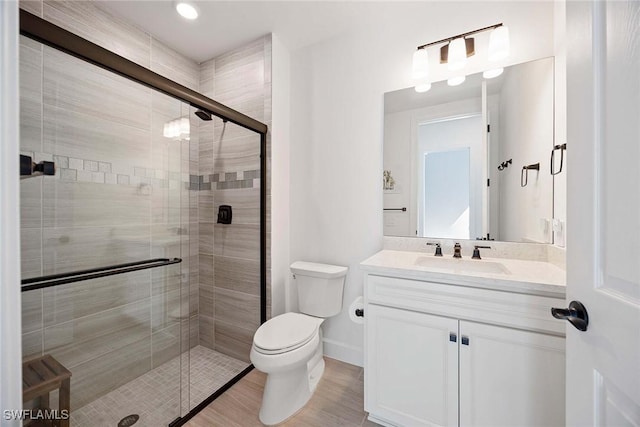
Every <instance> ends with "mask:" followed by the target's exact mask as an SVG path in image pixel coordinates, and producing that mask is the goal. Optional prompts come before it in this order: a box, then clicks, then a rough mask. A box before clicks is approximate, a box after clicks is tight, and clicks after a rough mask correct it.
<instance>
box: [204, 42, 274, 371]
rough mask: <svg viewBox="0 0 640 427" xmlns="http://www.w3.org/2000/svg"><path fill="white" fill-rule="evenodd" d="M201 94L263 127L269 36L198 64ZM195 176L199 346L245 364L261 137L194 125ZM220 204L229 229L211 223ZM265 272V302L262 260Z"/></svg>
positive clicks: (253, 320)
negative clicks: (229, 215)
mask: <svg viewBox="0 0 640 427" xmlns="http://www.w3.org/2000/svg"><path fill="white" fill-rule="evenodd" d="M200 91H201V92H202V93H203V94H204V95H206V96H208V97H210V98H213V99H215V100H216V101H219V102H221V103H223V104H225V105H227V106H229V107H231V108H233V109H236V110H238V111H241V112H242V113H244V114H247V115H248V116H250V117H252V118H254V119H256V120H259V121H261V122H263V123H265V124H267V126H269V127H270V126H271V36H270V35H267V36H264V37H261V38H259V39H257V40H255V41H254V42H252V43H249V44H247V45H245V46H243V47H241V48H238V49H235V50H233V51H230V52H228V53H226V54H224V55H221V56H219V57H216V58H214V59H212V60H209V61H206V62H204V63H202V64H201V66H200ZM267 144H268V145H267V159H268V162H269V160H270V152H271V150H270V138H269V137H268V138H267ZM199 171H200V172H199V173H200V175H201V178H202V183H201V184H200V191H199V193H198V194H199V204H198V207H199V209H198V210H199V228H200V247H199V271H200V274H199V276H200V289H199V304H200V310H199V316H200V344H202V345H205V346H207V347H210V348H213V349H215V350H217V351H220V352H222V353H225V354H227V355H230V356H233V357H236V358H238V359H241V360H245V361H249V353H250V349H251V343H252V341H253V334H254V332H255V330H256V329H257V327H258V326H259V325H260V286H259V285H260V181H259V177H260V136H259V135H258V134H256V133H254V132H251V131H248V130H245V129H242V128H240V127H239V126H236V125H232V124H230V123H227V124H226V125H225V124H224V123H223V122H222V120H220V119H217V118H215V119H214V120H213V121H211V122H207V123H201V124H200V148H199ZM267 173H268V176H270V173H269V168H267ZM268 181H269V179H268ZM268 183H269V182H268ZM268 189H269V185H267V190H268ZM269 200H270V198H268V201H269ZM220 205H231V206H232V209H233V222H232V224H228V225H227V224H217V223H216V220H217V212H218V207H219V206H220ZM267 223H269V221H267ZM267 235H268V236H270V228H269V225H268V226H267ZM267 240H268V241H270V238H268V239H267ZM267 259H268V260H269V257H267ZM267 270H268V271H267V285H268V290H267V295H270V291H269V287H270V286H269V285H270V282H269V278H270V264H269V261H267ZM269 307H270V300H268V301H267V314H268V316H269V314H270V309H269Z"/></svg>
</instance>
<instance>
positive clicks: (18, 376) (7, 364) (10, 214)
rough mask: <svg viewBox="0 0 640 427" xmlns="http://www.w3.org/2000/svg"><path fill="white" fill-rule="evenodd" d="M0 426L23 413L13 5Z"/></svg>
mask: <svg viewBox="0 0 640 427" xmlns="http://www.w3.org/2000/svg"><path fill="white" fill-rule="evenodd" d="M0 46H2V49H0V94H2V96H1V97H0V141H2V144H0V171H2V173H1V174H0V347H1V348H2V351H0V378H2V381H0V416H1V418H0V424H1V425H2V426H3V427H5V426H6V427H9V426H19V425H21V422H20V421H19V420H6V419H5V417H4V413H2V411H4V410H18V409H22V351H21V347H22V346H21V339H20V330H21V328H22V327H21V315H20V308H21V303H20V211H19V209H20V202H19V194H20V193H19V186H18V179H19V178H18V176H19V171H18V158H19V157H18V156H19V154H18V152H19V138H18V131H19V112H20V108H19V104H20V102H19V100H20V97H19V94H18V88H19V87H20V85H19V83H18V64H19V61H18V2H14V1H5V2H0Z"/></svg>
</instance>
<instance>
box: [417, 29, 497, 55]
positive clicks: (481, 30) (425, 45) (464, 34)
mask: <svg viewBox="0 0 640 427" xmlns="http://www.w3.org/2000/svg"><path fill="white" fill-rule="evenodd" d="M502 25H503V24H502V22H501V23H499V24H495V25H490V26H488V27H484V28H480V29H478V30H473V31H469V32H467V33H462V34H458V35H457V36H453V37H447V38H446V39H442V40H438V41H436V42H431V43H427V44H423V45H421V46H418V47H417V49H424V48H426V47H429V46H433V45H436V44H441V43H448V42H451V41H453V40H455V39H457V38H460V37H468V36H470V35H473V34H477V33H481V32H483V31H489V30H494V29H496V28H498V27H502Z"/></svg>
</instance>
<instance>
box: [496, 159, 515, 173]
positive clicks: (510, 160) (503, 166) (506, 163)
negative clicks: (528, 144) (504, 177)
mask: <svg viewBox="0 0 640 427" xmlns="http://www.w3.org/2000/svg"><path fill="white" fill-rule="evenodd" d="M511 163H513V159H509V160H507V161H506V162H502V163H500V166H498V170H499V171H501V170H504V169H506V168H508V167H509V165H510V164H511Z"/></svg>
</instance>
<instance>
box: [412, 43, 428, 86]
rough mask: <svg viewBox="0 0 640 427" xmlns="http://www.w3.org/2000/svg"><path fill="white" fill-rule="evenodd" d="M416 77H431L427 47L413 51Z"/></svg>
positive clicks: (414, 76) (413, 73)
mask: <svg viewBox="0 0 640 427" xmlns="http://www.w3.org/2000/svg"><path fill="white" fill-rule="evenodd" d="M412 77H413V78H414V79H422V78H427V77H429V54H428V53H427V49H426V48H422V49H418V50H416V51H415V52H413V72H412Z"/></svg>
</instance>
